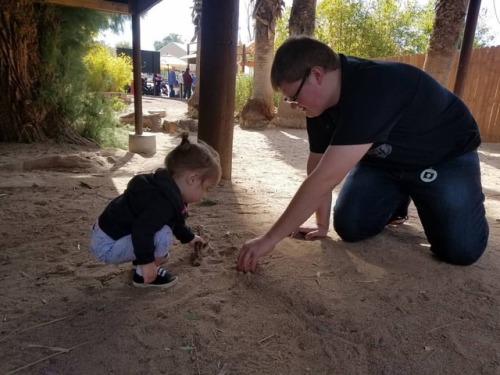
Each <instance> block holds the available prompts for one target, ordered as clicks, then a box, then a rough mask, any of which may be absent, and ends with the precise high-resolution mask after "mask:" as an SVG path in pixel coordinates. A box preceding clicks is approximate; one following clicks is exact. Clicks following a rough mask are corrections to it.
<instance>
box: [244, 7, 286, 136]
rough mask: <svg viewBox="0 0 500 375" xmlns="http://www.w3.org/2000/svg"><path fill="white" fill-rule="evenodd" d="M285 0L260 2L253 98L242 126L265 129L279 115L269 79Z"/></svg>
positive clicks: (257, 12)
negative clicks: (277, 23) (277, 28)
mask: <svg viewBox="0 0 500 375" xmlns="http://www.w3.org/2000/svg"><path fill="white" fill-rule="evenodd" d="M284 5H285V4H284V1H283V0H256V1H255V7H254V11H253V18H254V19H255V58H254V75H253V87H252V97H251V98H250V99H248V101H247V102H246V103H245V105H244V106H243V109H242V111H241V120H240V126H241V127H242V128H251V129H263V128H265V127H267V125H268V124H269V122H270V121H271V120H272V118H273V117H274V115H275V108H274V103H273V89H272V86H271V81H270V79H269V76H270V74H271V65H272V62H273V55H274V36H275V31H276V20H277V19H278V18H279V17H281V12H282V10H283V7H284Z"/></svg>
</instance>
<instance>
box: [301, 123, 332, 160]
mask: <svg viewBox="0 0 500 375" xmlns="http://www.w3.org/2000/svg"><path fill="white" fill-rule="evenodd" d="M323 117H324V116H318V117H308V118H307V119H306V122H307V136H308V137H309V151H310V152H314V153H317V154H323V153H324V152H325V151H326V149H327V148H328V146H329V145H330V140H331V138H332V132H331V128H330V127H332V126H334V125H333V124H328V123H327V122H326V121H324V118H323Z"/></svg>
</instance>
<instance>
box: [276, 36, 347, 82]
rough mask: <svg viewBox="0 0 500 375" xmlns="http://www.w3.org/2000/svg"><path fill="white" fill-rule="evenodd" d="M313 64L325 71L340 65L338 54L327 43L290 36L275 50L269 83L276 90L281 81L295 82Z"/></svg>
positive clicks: (309, 38) (304, 37) (306, 37)
mask: <svg viewBox="0 0 500 375" xmlns="http://www.w3.org/2000/svg"><path fill="white" fill-rule="evenodd" d="M313 66H321V67H322V68H323V69H325V70H326V71H333V70H336V69H338V68H339V67H340V56H339V55H338V54H337V53H335V52H334V51H333V50H332V49H331V48H330V47H329V46H328V45H326V44H325V43H323V42H320V41H319V40H317V39H314V38H311V37H309V36H304V35H301V36H292V37H290V38H288V39H287V40H285V41H284V42H283V44H282V45H281V46H280V47H279V48H278V49H277V50H276V54H275V56H274V61H273V65H272V67H271V84H272V86H273V89H274V90H275V91H278V89H279V86H280V84H281V83H282V82H295V81H298V80H299V79H301V78H302V77H303V76H304V74H305V73H304V72H306V71H307V70H308V69H311V68H312V67H313Z"/></svg>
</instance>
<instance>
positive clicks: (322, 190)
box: [237, 144, 371, 272]
mask: <svg viewBox="0 0 500 375" xmlns="http://www.w3.org/2000/svg"><path fill="white" fill-rule="evenodd" d="M370 147H371V144H363V145H349V146H330V147H328V149H327V151H326V152H325V154H324V155H323V157H322V158H321V159H320V161H319V163H318V165H317V166H316V168H315V169H314V170H313V171H312V172H311V174H310V175H309V176H307V178H306V179H305V180H304V182H303V183H302V184H301V186H300V187H299V190H297V193H295V196H294V197H293V198H292V200H291V201H290V203H289V205H288V207H287V208H286V210H285V212H283V214H282V215H281V217H280V218H279V219H278V221H276V223H275V224H274V225H273V226H272V227H271V229H270V230H269V231H268V232H267V233H266V234H264V235H263V236H261V237H257V238H254V239H252V240H249V241H247V242H246V243H245V244H244V245H243V246H242V248H241V251H240V254H239V256H238V263H237V269H238V270H240V271H244V272H247V271H255V268H256V267H257V261H258V259H259V258H260V257H261V256H263V255H265V254H268V253H269V252H271V251H272V250H273V249H274V247H275V246H276V244H277V243H278V242H279V241H280V240H282V239H283V238H285V237H287V236H288V235H289V234H290V233H291V232H292V231H293V230H295V229H296V228H298V227H299V225H300V224H302V223H303V222H304V221H305V220H307V218H309V216H311V215H312V214H313V212H315V211H316V210H318V209H319V206H320V205H322V204H324V202H325V201H326V199H327V196H328V195H331V192H332V190H333V189H334V188H335V187H336V186H337V185H338V184H339V183H340V182H341V181H342V180H343V179H344V177H345V176H346V175H347V173H348V172H349V171H350V170H351V169H352V168H353V167H354V166H355V165H356V163H357V162H358V161H359V160H360V159H361V158H362V157H363V155H365V153H366V152H367V151H368V149H369V148H370Z"/></svg>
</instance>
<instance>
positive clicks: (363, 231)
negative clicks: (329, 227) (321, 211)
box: [333, 215, 384, 242]
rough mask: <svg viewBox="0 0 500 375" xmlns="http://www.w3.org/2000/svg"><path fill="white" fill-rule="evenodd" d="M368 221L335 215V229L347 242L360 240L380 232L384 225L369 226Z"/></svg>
mask: <svg viewBox="0 0 500 375" xmlns="http://www.w3.org/2000/svg"><path fill="white" fill-rule="evenodd" d="M366 224H367V223H361V222H359V221H356V220H349V218H341V217H340V216H336V215H335V216H334V220H333V229H335V232H337V234H338V235H339V237H340V238H341V239H342V240H344V241H346V242H358V241H362V240H365V239H367V238H370V237H373V236H375V235H376V234H378V233H380V232H381V231H382V230H383V229H384V226H382V227H380V225H376V226H374V227H370V228H368V227H367V225H366Z"/></svg>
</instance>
